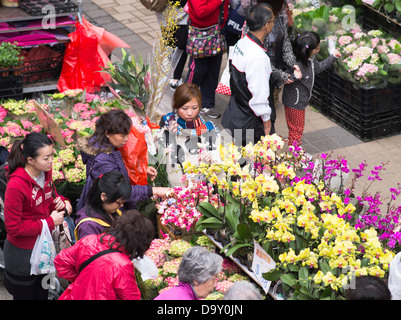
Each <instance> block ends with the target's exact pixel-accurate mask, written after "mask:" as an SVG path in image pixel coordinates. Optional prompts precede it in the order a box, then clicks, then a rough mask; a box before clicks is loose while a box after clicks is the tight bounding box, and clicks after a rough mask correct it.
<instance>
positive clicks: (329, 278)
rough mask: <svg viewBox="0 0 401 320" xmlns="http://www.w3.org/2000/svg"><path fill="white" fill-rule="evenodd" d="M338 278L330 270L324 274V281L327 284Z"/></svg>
mask: <svg viewBox="0 0 401 320" xmlns="http://www.w3.org/2000/svg"><path fill="white" fill-rule="evenodd" d="M336 279H337V277H336V276H335V275H333V274H332V273H331V272H330V271H329V272H327V273H326V274H325V275H324V276H323V278H322V281H323V283H324V285H325V286H328V285H329V284H331V283H334V282H335V281H336Z"/></svg>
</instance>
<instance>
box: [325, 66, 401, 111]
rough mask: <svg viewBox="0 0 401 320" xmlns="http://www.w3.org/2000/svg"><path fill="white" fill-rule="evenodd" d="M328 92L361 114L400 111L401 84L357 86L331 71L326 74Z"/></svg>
mask: <svg viewBox="0 0 401 320" xmlns="http://www.w3.org/2000/svg"><path fill="white" fill-rule="evenodd" d="M328 92H330V95H332V96H333V97H336V98H338V99H339V100H341V101H342V102H344V103H346V104H348V105H349V106H350V107H351V108H352V109H354V110H355V111H356V112H358V113H360V114H361V115H365V116H369V115H375V114H380V113H383V112H388V111H401V104H400V100H401V85H397V86H389V87H386V88H383V89H375V88H372V89H366V88H358V87H356V86H355V85H354V84H353V83H352V82H350V81H348V80H345V79H343V78H341V77H340V76H339V75H337V73H336V72H335V71H332V72H329V76H328Z"/></svg>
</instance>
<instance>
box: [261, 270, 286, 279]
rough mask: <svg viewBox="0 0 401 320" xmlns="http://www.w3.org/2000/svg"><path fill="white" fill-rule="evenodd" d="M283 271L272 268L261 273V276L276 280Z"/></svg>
mask: <svg viewBox="0 0 401 320" xmlns="http://www.w3.org/2000/svg"><path fill="white" fill-rule="evenodd" d="M282 274H283V272H282V271H281V270H280V269H273V270H270V271H269V272H265V273H262V277H263V278H264V279H266V280H269V281H277V280H278V279H280V276H281V275H282Z"/></svg>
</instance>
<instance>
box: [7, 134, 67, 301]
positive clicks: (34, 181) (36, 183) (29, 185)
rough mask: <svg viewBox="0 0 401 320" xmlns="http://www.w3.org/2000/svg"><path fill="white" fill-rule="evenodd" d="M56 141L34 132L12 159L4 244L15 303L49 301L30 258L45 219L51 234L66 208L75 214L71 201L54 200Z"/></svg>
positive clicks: (14, 148)
mask: <svg viewBox="0 0 401 320" xmlns="http://www.w3.org/2000/svg"><path fill="white" fill-rule="evenodd" d="M52 163H53V141H52V140H51V139H49V137H47V136H46V135H44V134H41V133H36V132H34V133H30V134H28V135H27V136H26V137H25V139H23V140H16V141H15V142H14V144H13V146H12V148H11V151H10V154H9V156H8V183H7V189H6V193H5V200H4V219H5V226H6V230H7V239H6V241H5V243H4V263H5V287H6V288H7V290H8V291H9V292H10V294H11V295H13V298H14V300H21V299H23V300H37V299H39V300H42V299H44V300H46V299H47V296H48V290H47V289H44V288H43V287H42V283H41V282H42V279H43V277H44V276H42V275H40V276H37V275H31V273H30V271H31V265H30V257H31V253H32V249H33V247H34V245H35V242H36V238H37V236H38V235H39V234H40V233H41V232H42V221H41V220H42V219H44V220H46V222H47V224H48V226H49V229H50V231H52V230H54V228H55V226H57V225H60V224H61V223H62V222H63V220H64V209H65V208H66V209H67V211H68V213H69V214H70V213H71V212H72V207H71V204H70V202H69V200H68V199H66V198H64V197H56V198H55V199H54V198H53V192H52V183H53V182H52Z"/></svg>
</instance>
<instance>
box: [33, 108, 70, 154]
mask: <svg viewBox="0 0 401 320" xmlns="http://www.w3.org/2000/svg"><path fill="white" fill-rule="evenodd" d="M33 104H34V105H35V111H36V114H37V116H38V119H39V122H40V124H41V126H42V127H43V129H45V131H46V132H47V133H48V134H50V135H51V136H52V138H53V139H54V140H55V141H56V142H58V143H59V144H60V145H61V147H62V148H65V141H64V138H63V135H62V133H61V128H60V126H59V125H58V124H57V122H56V121H55V120H54V119H53V118H52V117H51V116H50V114H48V113H47V111H46V110H45V109H43V108H42V106H41V105H40V104H39V103H37V102H36V101H35V100H33Z"/></svg>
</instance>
